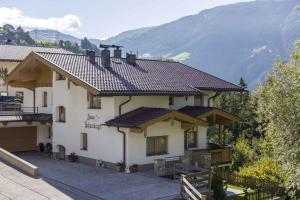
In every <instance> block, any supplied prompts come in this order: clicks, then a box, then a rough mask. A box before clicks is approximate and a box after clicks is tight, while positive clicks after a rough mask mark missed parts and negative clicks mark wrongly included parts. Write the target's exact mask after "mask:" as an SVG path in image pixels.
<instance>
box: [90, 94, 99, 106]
mask: <svg viewBox="0 0 300 200" xmlns="http://www.w3.org/2000/svg"><path fill="white" fill-rule="evenodd" d="M88 95H89V108H93V109H100V108H101V97H100V96H95V95H93V94H88Z"/></svg>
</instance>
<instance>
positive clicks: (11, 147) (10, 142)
mask: <svg viewBox="0 0 300 200" xmlns="http://www.w3.org/2000/svg"><path fill="white" fill-rule="evenodd" d="M36 146H37V128H36V127H12V128H0V147H1V148H3V149H5V150H7V151H10V152H18V151H32V150H36Z"/></svg>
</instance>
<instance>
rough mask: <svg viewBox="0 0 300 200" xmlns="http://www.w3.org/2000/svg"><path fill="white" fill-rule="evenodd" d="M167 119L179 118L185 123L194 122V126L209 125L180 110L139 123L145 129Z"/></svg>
mask: <svg viewBox="0 0 300 200" xmlns="http://www.w3.org/2000/svg"><path fill="white" fill-rule="evenodd" d="M167 119H176V120H179V121H181V122H184V123H189V124H192V125H193V126H198V125H199V126H204V127H208V123H207V122H206V121H203V120H201V119H197V118H194V117H191V116H189V115H186V114H183V113H180V112H178V111H172V112H169V113H167V114H165V115H163V116H160V117H157V118H155V119H152V120H149V121H147V122H145V123H143V124H141V125H139V127H141V128H142V129H145V128H146V127H148V126H150V125H152V124H155V123H158V122H160V121H164V120H167Z"/></svg>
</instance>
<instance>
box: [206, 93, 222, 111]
mask: <svg viewBox="0 0 300 200" xmlns="http://www.w3.org/2000/svg"><path fill="white" fill-rule="evenodd" d="M220 94H221V92H216V94H215V95H214V96H211V97H208V99H207V106H208V107H210V100H211V99H215V98H216V97H217V96H219V95H220Z"/></svg>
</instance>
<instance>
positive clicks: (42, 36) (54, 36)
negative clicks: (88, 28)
mask: <svg viewBox="0 0 300 200" xmlns="http://www.w3.org/2000/svg"><path fill="white" fill-rule="evenodd" d="M29 33H30V36H31V38H32V39H34V40H53V41H57V40H63V41H71V42H77V43H78V44H80V41H81V39H80V38H77V37H75V36H73V35H69V34H65V33H62V32H59V31H57V30H52V29H43V30H40V29H34V30H31V31H30V32H29Z"/></svg>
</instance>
